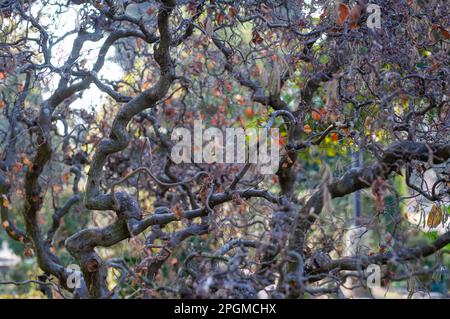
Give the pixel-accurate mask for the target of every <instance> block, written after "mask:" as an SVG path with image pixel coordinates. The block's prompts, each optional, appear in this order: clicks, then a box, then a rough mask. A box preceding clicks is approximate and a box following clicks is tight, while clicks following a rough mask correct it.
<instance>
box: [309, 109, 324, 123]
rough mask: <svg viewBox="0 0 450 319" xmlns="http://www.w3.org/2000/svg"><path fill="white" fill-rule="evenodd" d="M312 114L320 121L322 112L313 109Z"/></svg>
mask: <svg viewBox="0 0 450 319" xmlns="http://www.w3.org/2000/svg"><path fill="white" fill-rule="evenodd" d="M311 116H312V118H313V119H314V120H316V121H320V118H321V117H322V116H321V114H320V112H319V111H317V110H312V111H311Z"/></svg>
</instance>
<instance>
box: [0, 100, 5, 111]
mask: <svg viewBox="0 0 450 319" xmlns="http://www.w3.org/2000/svg"><path fill="white" fill-rule="evenodd" d="M4 107H5V102H3V101H0V109H2V108H4Z"/></svg>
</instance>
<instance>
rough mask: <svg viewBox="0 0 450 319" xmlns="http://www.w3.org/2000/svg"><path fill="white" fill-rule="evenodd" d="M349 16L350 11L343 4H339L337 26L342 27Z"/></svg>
mask: <svg viewBox="0 0 450 319" xmlns="http://www.w3.org/2000/svg"><path fill="white" fill-rule="evenodd" d="M349 15H350V9H349V8H348V7H347V5H346V4H344V3H339V7H338V17H337V20H336V23H337V24H338V25H343V24H344V23H345V20H347V18H348V16H349Z"/></svg>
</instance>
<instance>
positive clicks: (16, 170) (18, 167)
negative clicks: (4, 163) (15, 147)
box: [12, 162, 23, 174]
mask: <svg viewBox="0 0 450 319" xmlns="http://www.w3.org/2000/svg"><path fill="white" fill-rule="evenodd" d="M22 167H23V165H22V163H19V162H17V163H14V165H13V166H12V172H13V173H14V174H17V173H19V172H20V171H21V170H22Z"/></svg>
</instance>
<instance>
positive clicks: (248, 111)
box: [244, 107, 255, 118]
mask: <svg viewBox="0 0 450 319" xmlns="http://www.w3.org/2000/svg"><path fill="white" fill-rule="evenodd" d="M244 114H245V115H246V116H247V117H249V118H252V117H253V116H255V111H253V108H251V107H247V108H245V110H244Z"/></svg>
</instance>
